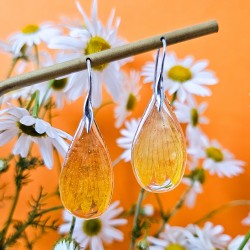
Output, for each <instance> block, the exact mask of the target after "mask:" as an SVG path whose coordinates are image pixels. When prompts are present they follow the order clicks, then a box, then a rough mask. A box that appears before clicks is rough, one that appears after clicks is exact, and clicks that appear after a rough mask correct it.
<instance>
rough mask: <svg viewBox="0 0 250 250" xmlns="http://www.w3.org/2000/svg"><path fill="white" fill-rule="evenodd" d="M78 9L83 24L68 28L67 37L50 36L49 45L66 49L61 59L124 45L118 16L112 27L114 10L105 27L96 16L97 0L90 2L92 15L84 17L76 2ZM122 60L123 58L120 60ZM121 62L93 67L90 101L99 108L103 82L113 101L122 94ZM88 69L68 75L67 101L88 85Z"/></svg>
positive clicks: (75, 97) (78, 95)
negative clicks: (83, 25)
mask: <svg viewBox="0 0 250 250" xmlns="http://www.w3.org/2000/svg"><path fill="white" fill-rule="evenodd" d="M76 3H77V8H78V10H79V12H80V13H81V15H82V17H83V19H84V24H85V27H82V28H79V27H77V28H76V29H72V27H71V29H70V34H69V36H58V37H55V38H53V40H52V41H51V43H50V45H49V47H50V48H53V49H63V50H68V51H69V52H70V53H67V54H65V59H64V60H69V59H73V58H77V57H79V56H82V55H90V54H93V53H96V52H100V51H103V50H107V49H110V48H113V47H116V46H119V45H122V44H124V41H123V40H122V39H120V38H119V37H117V30H118V27H119V24H120V19H117V20H116V22H115V25H114V27H113V25H112V23H113V20H114V11H113V12H112V13H111V15H110V18H109V20H108V23H107V26H104V25H103V24H102V23H101V21H100V20H99V19H98V15H97V1H96V0H94V1H93V6H92V11H91V13H92V18H91V20H90V19H89V18H88V17H87V15H86V13H85V11H84V10H83V9H82V7H81V5H80V4H79V2H76ZM123 63H124V61H123ZM120 66H121V62H118V61H116V62H111V63H107V64H102V65H100V66H96V67H93V89H92V94H93V95H92V103H93V106H94V107H99V106H100V104H101V101H102V82H104V83H105V86H106V88H107V90H108V92H109V93H110V94H111V96H112V97H113V99H114V100H115V101H118V100H119V96H120V93H121V80H122V77H121V73H120ZM87 83H88V81H87V71H86V70H84V71H82V72H78V73H74V74H72V75H71V76H70V79H69V84H68V87H67V91H68V94H69V98H70V100H76V99H77V98H78V97H80V96H82V94H83V92H84V91H85V90H86V89H87V88H88V85H87Z"/></svg>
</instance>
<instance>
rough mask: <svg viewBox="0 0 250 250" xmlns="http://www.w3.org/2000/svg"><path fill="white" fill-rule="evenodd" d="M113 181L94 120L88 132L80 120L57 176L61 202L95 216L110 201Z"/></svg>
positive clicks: (76, 211)
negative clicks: (58, 176) (59, 174)
mask: <svg viewBox="0 0 250 250" xmlns="http://www.w3.org/2000/svg"><path fill="white" fill-rule="evenodd" d="M113 182H114V181H113V169H112V165H111V161H110V157H109V153H108V150H107V148H106V145H105V143H104V141H103V139H102V136H101V134H100V131H99V129H98V127H97V125H96V123H95V121H94V122H93V124H92V127H91V129H90V131H89V133H87V132H86V129H84V128H83V122H81V123H80V125H79V127H78V129H77V132H76V134H75V136H74V139H73V142H72V144H71V146H70V149H69V151H68V153H67V155H66V158H65V162H64V166H63V169H62V172H61V176H60V182H59V189H60V195H61V200H62V203H63V205H64V206H65V208H66V209H67V210H68V211H70V212H71V213H72V214H74V215H76V216H78V217H81V218H86V219H90V218H91V219H92V218H97V217H99V216H100V215H102V214H103V212H105V210H106V209H107V207H108V205H109V204H110V201H111V197H112V193H113Z"/></svg>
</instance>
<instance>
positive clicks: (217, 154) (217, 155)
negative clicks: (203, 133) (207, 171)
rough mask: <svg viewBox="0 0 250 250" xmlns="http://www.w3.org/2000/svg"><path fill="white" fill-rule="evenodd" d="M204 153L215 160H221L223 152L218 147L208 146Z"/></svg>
mask: <svg viewBox="0 0 250 250" xmlns="http://www.w3.org/2000/svg"><path fill="white" fill-rule="evenodd" d="M206 154H207V157H208V158H211V159H213V160H214V161H215V162H220V161H223V158H224V156H223V153H222V152H221V150H220V149H218V148H215V147H209V148H207V149H206Z"/></svg>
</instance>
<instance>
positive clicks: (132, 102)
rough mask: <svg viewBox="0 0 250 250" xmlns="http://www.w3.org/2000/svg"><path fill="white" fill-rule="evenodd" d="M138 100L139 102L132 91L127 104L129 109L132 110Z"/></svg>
mask: <svg viewBox="0 0 250 250" xmlns="http://www.w3.org/2000/svg"><path fill="white" fill-rule="evenodd" d="M136 102H137V100H136V96H135V95H134V94H132V93H130V94H129V96H128V100H127V105H126V109H127V111H132V110H133V109H134V108H135V105H136Z"/></svg>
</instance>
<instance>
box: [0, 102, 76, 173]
mask: <svg viewBox="0 0 250 250" xmlns="http://www.w3.org/2000/svg"><path fill="white" fill-rule="evenodd" d="M0 114H1V116H0V146H3V145H5V144H6V143H8V142H9V141H10V140H12V139H13V138H14V137H16V136H18V140H17V142H16V143H15V145H14V148H13V150H12V153H13V154H14V155H21V157H26V156H27V155H28V152H29V149H30V146H31V143H32V142H34V143H36V144H38V146H39V149H40V152H41V155H42V158H43V160H44V163H45V165H46V166H47V167H48V168H49V169H51V168H52V167H53V147H54V148H55V149H56V150H57V151H58V152H59V153H60V154H61V155H62V156H63V157H64V156H65V154H66V152H67V150H68V146H69V145H68V143H67V142H66V141H65V140H64V139H67V140H72V137H71V136H70V135H68V134H67V133H65V132H63V131H62V130H60V129H57V128H54V127H52V126H51V125H50V124H49V123H48V122H46V121H44V120H42V119H39V118H35V117H33V116H31V115H30V113H29V111H28V110H26V109H24V108H18V107H10V108H7V109H4V110H2V111H1V112H0Z"/></svg>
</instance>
